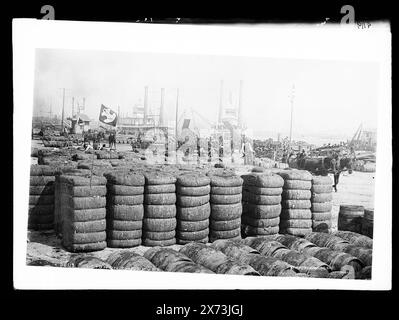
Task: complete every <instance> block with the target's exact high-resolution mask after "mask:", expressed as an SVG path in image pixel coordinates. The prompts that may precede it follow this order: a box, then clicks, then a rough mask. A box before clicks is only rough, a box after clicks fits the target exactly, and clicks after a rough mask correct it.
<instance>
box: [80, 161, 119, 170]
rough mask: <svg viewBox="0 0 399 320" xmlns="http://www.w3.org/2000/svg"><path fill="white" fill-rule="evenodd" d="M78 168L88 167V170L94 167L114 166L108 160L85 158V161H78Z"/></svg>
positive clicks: (110, 167)
mask: <svg viewBox="0 0 399 320" xmlns="http://www.w3.org/2000/svg"><path fill="white" fill-rule="evenodd" d="M77 168H78V169H87V170H92V169H94V168H108V169H112V166H111V164H110V163H109V162H108V161H104V160H90V161H87V160H83V161H78V164H77Z"/></svg>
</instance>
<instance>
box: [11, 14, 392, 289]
mask: <svg viewBox="0 0 399 320" xmlns="http://www.w3.org/2000/svg"><path fill="white" fill-rule="evenodd" d="M24 23H25V24H24ZM14 27H15V28H14V32H15V34H14V36H15V37H14V41H15V42H14V50H15V51H14V57H15V59H14V72H15V74H14V101H15V111H14V136H15V139H17V141H18V142H17V143H18V144H19V145H20V147H19V151H15V152H17V153H18V154H17V159H16V160H15V161H18V163H19V164H18V165H17V164H16V163H14V180H15V184H14V188H18V189H14V219H17V220H18V224H17V225H16V226H15V228H17V229H18V231H16V230H17V229H14V230H15V233H14V237H16V236H17V235H20V236H21V238H20V239H19V240H18V242H19V243H17V245H18V246H19V249H18V252H17V253H18V257H16V258H15V261H16V262H17V263H18V264H19V267H20V270H19V273H18V275H19V277H20V279H22V280H21V282H20V283H21V287H29V288H31V287H35V286H37V285H38V284H37V283H38V281H37V280H36V278H35V277H36V276H34V275H35V274H36V273H37V279H39V278H41V279H45V278H46V276H45V275H46V273H49V272H55V273H54V276H53V278H54V279H55V278H57V279H58V278H60V279H61V278H62V280H60V282H59V286H60V287H62V288H72V287H73V288H75V287H74V286H76V287H77V288H92V287H91V286H90V284H89V282H87V283H86V281H93V283H94V281H96V280H95V279H97V277H98V278H101V279H102V280H103V279H105V278H106V279H107V282H106V283H105V282H104V283H103V282H101V281H102V280H98V281H97V282H96V285H94V287H95V288H98V287H100V288H103V287H105V288H120V287H123V288H131V289H135V288H193V289H197V288H257V289H266V288H279V284H280V283H281V285H282V286H284V287H291V288H321V289H322V288H341V289H345V288H346V286H348V288H363V289H373V288H389V286H390V276H391V275H390V272H388V271H387V270H390V269H389V268H390V267H391V266H390V261H391V260H390V259H391V256H390V254H391V252H390V250H391V243H390V239H391V238H390V237H391V228H390V223H391V216H392V209H391V207H390V205H391V196H392V195H391V189H390V188H391V183H390V181H391V180H390V179H391V165H392V164H391V161H392V159H391V157H392V155H391V152H392V151H391V149H390V148H391V145H390V134H391V131H390V129H391V128H390V112H391V97H390V92H391V91H390V90H391V88H390V74H389V72H390V33H389V27H388V26H386V25H384V24H382V25H375V26H373V28H374V29H373V30H369V31H359V30H352V29H351V30H349V31H348V32H347V33H346V36H347V38H343V30H342V28H341V29H340V28H339V26H337V28H332V27H331V28H327V27H326V30H325V34H323V31H324V30H322V29H321V28H323V27H321V26H318V27H312V28H311V27H309V28H303V29H302V28H298V29H297V30H296V32H297V33H295V34H294V32H293V31H292V32H291V31H290V30H288V29H289V28H288V29H287V28H284V27H283V26H281V27H280V28H279V27H274V28H267V27H259V29H256V28H255V27H251V28H248V27H243V26H235V27H229V26H225V27H223V26H215V27H211V26H187V27H184V26H168V27H165V26H162V25H157V26H156V25H146V26H137V25H132V24H123V23H98V24H93V25H91V23H87V22H86V23H82V24H79V22H68V21H66V22H65V21H64V22H56V21H14ZM254 28H255V29H254ZM43 33H44V34H43ZM359 33H361V35H359ZM18 36H19V38H18ZM89 37H90V38H91V39H92V41H89V42H88V43H87V42H85V39H88V38H89ZM262 37H264V38H262ZM28 38H29V40H27V39H28ZM354 39H358V41H357V42H356V41H354ZM64 40H67V41H65V43H64ZM384 46H385V47H384ZM331 48H334V50H335V51H333V49H331ZM359 52H360V53H363V55H362V54H359ZM27 66H28V67H29V69H26V67H27ZM23 70H28V71H27V72H25V71H23ZM16 126H17V127H18V128H19V130H20V132H19V133H18V135H21V138H19V137H18V136H16V135H15V132H16V130H18V129H17V128H16ZM22 139H26V140H22ZM14 143H16V142H14ZM16 166H17V167H18V168H19V169H18V172H16V171H15V168H16ZM15 192H16V193H15ZM374 212H375V213H376V215H375V219H376V220H374ZM375 221H378V222H377V223H375ZM21 239H22V240H21ZM23 239H25V241H23ZM385 255H386V256H385ZM373 256H374V257H373ZM376 257H377V258H376ZM83 269H84V270H83ZM98 269H102V270H98ZM80 271H82V274H79V273H75V272H80ZM83 272H84V273H83ZM29 274H30V276H29ZM72 275H80V276H79V278H78V279H75V280H70V277H72ZM114 276H115V277H116V278H115V282H112V280H111V279H113V278H112V277H114ZM168 277H169V278H168ZM171 277H172V278H171ZM194 277H197V278H194ZM137 279H141V280H137ZM144 279H146V280H144ZM151 279H153V282H151V281H152V280H151ZM189 279H190V280H191V279H193V281H190V280H189ZM195 279H198V280H195ZM315 279H316V280H317V281H316V280H315ZM23 280H24V281H23ZM41 281H42V282H40V285H39V286H40V287H41V288H47V287H50V288H55V287H57V281H55V280H53V281H48V282H47V281H46V280H41ZM78 282H80V283H78ZM118 286H119V287H118Z"/></svg>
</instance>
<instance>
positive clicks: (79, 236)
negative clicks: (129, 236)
mask: <svg viewBox="0 0 399 320" xmlns="http://www.w3.org/2000/svg"><path fill="white" fill-rule="evenodd" d="M62 235H63V237H62V244H63V246H64V247H66V248H67V249H69V248H70V247H71V246H72V245H76V244H90V243H98V242H103V241H104V242H105V240H106V238H107V235H106V232H105V230H104V231H100V232H89V233H74V232H73V230H72V228H71V225H70V224H68V225H66V224H65V223H64V224H63V234H62Z"/></svg>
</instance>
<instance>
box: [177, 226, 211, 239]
mask: <svg viewBox="0 0 399 320" xmlns="http://www.w3.org/2000/svg"><path fill="white" fill-rule="evenodd" d="M209 232H210V231H209V229H208V228H206V229H203V230H199V231H181V230H177V231H176V238H177V239H179V240H187V241H196V240H202V239H205V238H206V237H208V235H209Z"/></svg>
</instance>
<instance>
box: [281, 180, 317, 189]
mask: <svg viewBox="0 0 399 320" xmlns="http://www.w3.org/2000/svg"><path fill="white" fill-rule="evenodd" d="M311 187H312V182H311V181H304V180H285V181H284V189H285V190H287V189H294V190H310V189H311Z"/></svg>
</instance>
